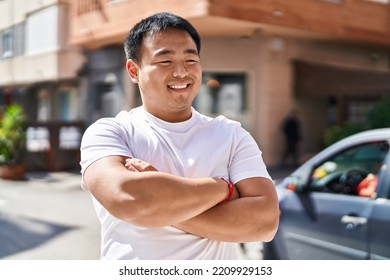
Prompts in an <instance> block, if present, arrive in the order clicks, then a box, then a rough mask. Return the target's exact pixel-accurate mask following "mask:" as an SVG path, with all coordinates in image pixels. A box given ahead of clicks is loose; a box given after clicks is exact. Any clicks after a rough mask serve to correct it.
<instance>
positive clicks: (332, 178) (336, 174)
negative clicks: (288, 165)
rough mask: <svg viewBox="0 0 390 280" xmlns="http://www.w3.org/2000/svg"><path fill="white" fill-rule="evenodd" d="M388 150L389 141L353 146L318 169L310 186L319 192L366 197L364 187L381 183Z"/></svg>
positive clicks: (314, 172) (313, 174)
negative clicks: (380, 179) (381, 171)
mask: <svg viewBox="0 0 390 280" xmlns="http://www.w3.org/2000/svg"><path fill="white" fill-rule="evenodd" d="M388 151H389V143H387V142H372V143H367V144H364V145H360V146H355V147H351V148H349V149H347V150H345V151H343V152H341V153H339V154H337V155H335V156H333V157H331V158H329V159H327V160H326V161H324V162H323V163H322V164H320V165H319V166H318V167H316V168H315V169H314V171H313V173H312V176H311V178H312V179H311V183H310V184H311V186H312V187H314V189H317V190H318V191H326V192H332V193H340V194H352V195H361V196H363V191H362V190H363V187H364V184H365V183H367V182H368V181H370V182H377V180H378V173H379V171H380V169H381V167H382V164H383V162H384V159H385V157H386V155H387V153H388ZM374 190H375V189H374ZM364 196H369V195H367V194H365V195H364Z"/></svg>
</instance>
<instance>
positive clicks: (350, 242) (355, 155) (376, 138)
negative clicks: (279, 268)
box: [263, 128, 390, 260]
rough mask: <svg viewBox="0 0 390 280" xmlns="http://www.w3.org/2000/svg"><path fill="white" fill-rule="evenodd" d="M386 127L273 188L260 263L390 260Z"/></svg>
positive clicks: (327, 153) (340, 146) (389, 135)
mask: <svg viewBox="0 0 390 280" xmlns="http://www.w3.org/2000/svg"><path fill="white" fill-rule="evenodd" d="M389 147H390V128H384V129H376V130H369V131H365V132H361V133H358V134H355V135H353V136H350V137H347V138H345V139H343V140H341V141H339V142H337V143H335V144H333V145H332V146H330V147H328V148H326V149H324V150H323V151H321V152H320V153H318V154H317V155H315V156H314V157H312V158H311V159H310V160H308V161H307V162H306V163H304V164H303V165H301V166H300V167H299V168H298V169H297V170H295V171H294V172H292V174H290V175H289V176H287V177H286V178H285V179H283V180H281V181H280V182H279V183H278V184H277V185H276V188H277V192H278V196H279V205H280V211H281V214H280V225H279V229H278V232H277V234H276V236H275V238H274V240H273V241H271V242H269V243H265V244H263V246H264V251H263V255H264V259H304V260H308V259H320V260H326V259H332V260H336V259H351V260H352V259H390V169H389V164H390V156H389V153H390V152H389Z"/></svg>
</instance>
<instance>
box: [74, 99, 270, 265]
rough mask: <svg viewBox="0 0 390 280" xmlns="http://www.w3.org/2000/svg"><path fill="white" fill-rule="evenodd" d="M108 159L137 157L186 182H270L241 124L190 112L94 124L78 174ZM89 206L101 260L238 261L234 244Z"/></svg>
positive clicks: (140, 113) (139, 114)
mask: <svg viewBox="0 0 390 280" xmlns="http://www.w3.org/2000/svg"><path fill="white" fill-rule="evenodd" d="M112 155H121V156H127V157H134V158H139V159H142V160H144V161H146V162H149V163H151V164H152V165H153V166H154V167H156V168H157V170H159V171H161V172H167V173H170V174H174V175H177V176H182V177H187V178H199V177H223V178H226V179H228V180H230V181H231V182H233V183H237V182H238V181H240V180H243V179H245V178H250V177H265V178H269V179H271V178H270V176H269V174H268V172H267V170H266V166H265V164H264V162H263V159H262V156H261V151H260V149H259V148H258V146H257V144H256V142H255V141H254V139H253V138H252V137H251V136H250V134H249V133H248V132H247V131H246V130H244V129H243V128H242V127H241V125H240V123H238V122H236V121H232V120H228V119H227V118H225V117H223V116H219V117H217V118H210V117H207V116H204V115H201V114H199V113H198V112H197V111H196V110H194V109H192V117H191V118H190V119H189V120H187V121H184V122H180V123H169V122H165V121H163V120H161V119H158V118H156V117H154V116H153V115H151V114H149V113H148V112H146V111H145V110H144V109H143V107H138V108H135V109H133V110H131V111H129V112H126V111H122V112H120V113H119V114H118V115H117V116H116V117H115V118H103V119H100V120H98V121H97V122H95V123H94V124H92V125H91V126H90V127H89V128H88V129H87V130H86V132H85V133H84V136H83V139H82V143H81V163H80V164H81V173H82V174H84V171H85V170H86V168H87V167H88V166H89V165H90V164H91V163H93V162H94V161H96V160H98V159H100V158H103V157H106V156H112ZM129 172H130V171H129ZM167 199H168V198H167ZM93 201H94V205H95V210H96V212H97V215H98V217H99V220H100V222H101V226H102V228H101V236H102V241H101V242H102V243H101V258H102V259H152V260H160V259H161V260H162V259H168V260H174V259H178V260H189V259H238V258H239V244H237V243H231V242H219V241H214V240H208V239H205V238H201V237H198V236H195V235H192V234H189V233H187V232H184V231H182V230H180V229H177V228H175V227H171V226H167V227H160V228H143V227H139V226H135V225H132V224H129V223H126V222H123V221H121V220H119V219H117V218H115V217H113V216H112V215H111V214H110V213H109V212H108V211H107V210H106V209H104V208H103V207H102V205H100V203H99V202H97V201H96V200H95V199H93Z"/></svg>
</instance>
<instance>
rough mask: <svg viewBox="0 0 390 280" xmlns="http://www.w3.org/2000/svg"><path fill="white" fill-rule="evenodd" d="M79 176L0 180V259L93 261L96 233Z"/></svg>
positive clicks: (95, 222)
mask: <svg viewBox="0 0 390 280" xmlns="http://www.w3.org/2000/svg"><path fill="white" fill-rule="evenodd" d="M80 180H81V176H80V174H79V173H78V172H57V173H44V172H39V173H36V172H35V173H28V174H27V176H26V179H25V180H23V181H9V180H1V179H0V228H1V231H0V244H1V246H0V259H10V260H34V259H39V260H83V259H91V260H93V259H98V258H99V250H100V235H99V234H100V228H99V222H98V220H97V217H96V214H95V212H94V210H93V205H92V201H91V197H90V194H89V193H87V192H85V191H83V190H82V189H81V188H80Z"/></svg>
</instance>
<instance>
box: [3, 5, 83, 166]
mask: <svg viewBox="0 0 390 280" xmlns="http://www.w3.org/2000/svg"><path fill="white" fill-rule="evenodd" d="M68 13H69V5H68V3H67V2H66V1H59V0H40V1H38V0H31V1H30V0H3V1H0V14H1V16H0V106H5V105H7V104H10V103H15V102H17V103H20V104H22V105H23V107H24V109H25V111H26V114H27V115H28V119H29V123H30V126H29V128H28V142H27V146H28V147H27V148H28V150H29V155H31V156H32V157H29V168H30V169H62V168H65V167H66V163H65V161H66V159H64V158H63V157H62V156H63V155H65V154H68V153H67V151H66V149H64V151H63V153H62V154H61V153H60V152H61V151H60V147H59V146H60V145H62V147H65V146H67V147H70V145H73V147H72V149H73V150H74V151H73V155H72V156H73V157H74V156H75V155H77V152H76V151H75V150H76V149H78V148H79V146H78V145H79V144H77V147H76V145H74V143H72V144H70V145H67V144H66V143H70V142H72V141H73V140H72V139H75V138H76V137H79V136H77V134H79V133H80V132H81V130H80V129H81V126H80V125H79V124H77V125H76V127H75V126H74V125H73V124H74V123H75V122H77V121H79V120H80V119H81V118H82V117H81V115H82V108H80V107H79V103H80V102H79V100H78V99H79V82H78V71H79V69H80V68H81V66H82V65H83V63H84V61H85V58H84V56H83V53H82V49H81V48H80V47H77V46H71V45H69V31H70V30H69V24H68V20H69V14H68ZM68 125H69V127H68ZM72 127H73V130H72ZM69 129H70V130H69ZM74 130H76V131H78V132H76V133H74ZM67 132H70V133H71V134H69V133H67ZM60 140H61V141H62V143H59V141H60ZM60 158H61V159H60ZM61 161H62V163H61ZM73 165H74V160H73Z"/></svg>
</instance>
